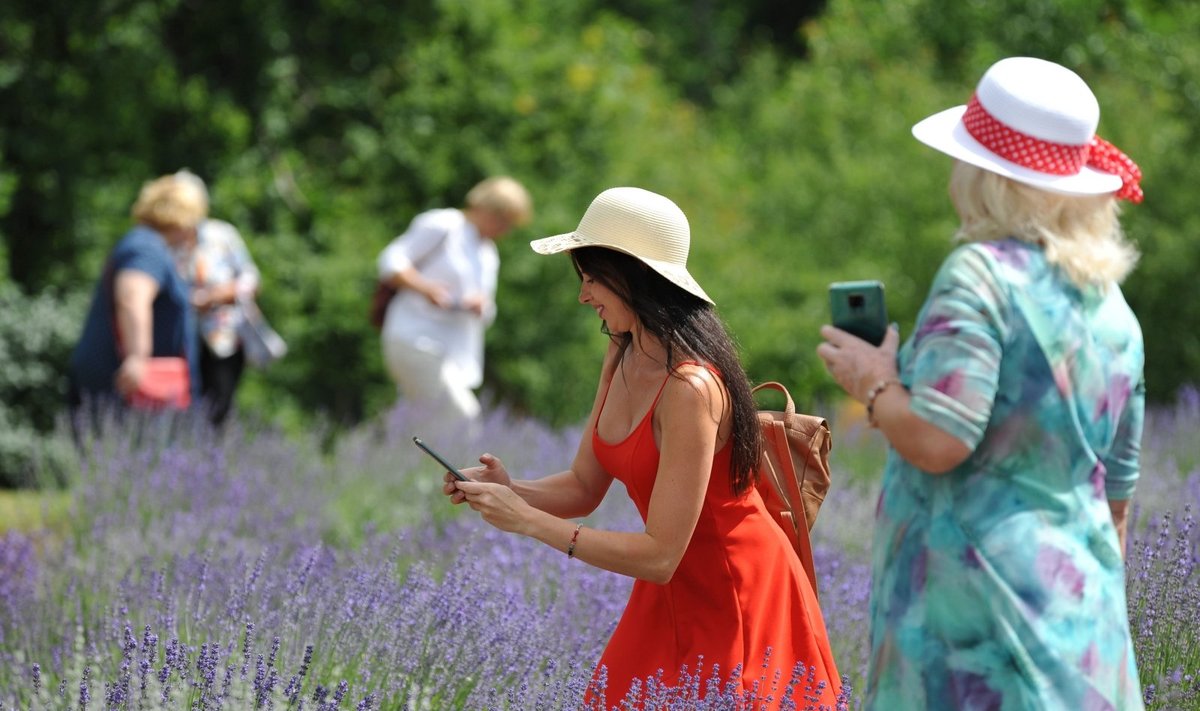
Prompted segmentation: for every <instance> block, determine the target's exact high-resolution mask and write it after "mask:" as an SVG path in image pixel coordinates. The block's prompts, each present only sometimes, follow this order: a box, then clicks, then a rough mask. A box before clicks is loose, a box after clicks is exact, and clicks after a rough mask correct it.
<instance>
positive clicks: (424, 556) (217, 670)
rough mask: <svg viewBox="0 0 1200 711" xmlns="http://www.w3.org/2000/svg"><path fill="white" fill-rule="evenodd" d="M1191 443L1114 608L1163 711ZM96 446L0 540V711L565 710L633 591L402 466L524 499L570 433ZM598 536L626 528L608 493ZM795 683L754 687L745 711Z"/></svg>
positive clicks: (509, 430)
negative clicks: (486, 467) (468, 467)
mask: <svg viewBox="0 0 1200 711" xmlns="http://www.w3.org/2000/svg"><path fill="white" fill-rule="evenodd" d="M833 427H834V437H835V440H834V441H835V446H834V451H833V464H834V488H833V490H832V491H831V493H830V496H829V499H828V500H827V502H826V504H825V507H824V508H823V509H822V511H821V516H820V519H819V521H818V523H817V526H816V529H815V532H814V541H815V545H816V556H817V563H818V569H819V571H818V572H819V576H820V591H821V600H822V604H823V609H824V612H825V616H826V620H827V622H828V625H829V628H830V633H831V635H832V638H833V642H834V651H835V653H836V654H837V659H838V662H839V666H840V668H841V671H842V672H843V674H845V675H846V676H847V677H848V678H849V680H850V683H851V687H852V688H861V685H862V680H863V678H864V674H865V665H866V632H867V625H866V622H867V619H866V611H867V590H868V580H869V570H868V567H867V565H866V562H867V560H868V557H867V556H868V548H869V545H870V529H871V522H872V516H873V510H874V505H875V497H876V488H877V478H878V473H879V470H880V468H881V464H882V461H883V457H884V452H883V448H882V445H881V441H880V440H879V439H878V438H877V435H876V434H875V433H873V432H871V431H869V430H865V429H863V428H862V427H861V426H859V425H857V424H855V421H854V420H851V419H843V420H841V421H839V420H836V419H835V421H834V422H833ZM1197 431H1200V395H1198V394H1197V393H1196V392H1195V391H1188V392H1185V393H1183V395H1182V397H1181V398H1180V404H1179V405H1177V406H1174V407H1172V408H1170V409H1159V410H1155V411H1153V412H1152V413H1151V414H1150V416H1149V419H1148V424H1147V432H1146V436H1145V441H1144V448H1143V457H1144V458H1143V461H1144V467H1143V476H1142V482H1141V484H1140V486H1139V489H1138V493H1137V498H1136V505H1135V508H1134V518H1133V529H1132V535H1131V538H1130V547H1129V556H1128V566H1129V568H1128V569H1129V575H1128V590H1129V604H1130V613H1131V616H1132V620H1133V628H1134V634H1135V637H1136V640H1137V653H1138V659H1139V665H1140V669H1141V675H1142V680H1143V685H1144V686H1145V696H1146V701H1147V705H1148V707H1149V708H1153V709H1186V708H1200V633H1198V631H1197V630H1200V575H1198V574H1197V571H1196V566H1197V562H1198V555H1200V531H1198V530H1197V528H1196V526H1195V522H1194V513H1195V511H1196V510H1197V508H1198V507H1200V444H1198V442H1197V437H1196V434H1195V433H1196V432H1197ZM106 432H107V434H106V436H104V437H96V438H93V439H92V440H91V441H90V443H89V453H88V455H87V456H86V457H85V458H84V461H82V462H81V467H80V472H79V474H78V476H77V480H76V481H74V482H72V483H71V485H70V486H69V487H68V489H67V490H66V491H65V492H53V491H48V492H45V493H43V494H41V495H40V497H39V498H40V500H41V501H42V502H43V504H42V505H44V506H45V507H46V508H45V512H44V514H43V515H41V516H38V517H33V519H32V520H36V521H38V523H37V524H36V525H23V526H20V527H19V528H13V527H12V525H11V522H8V521H5V520H2V519H0V709H5V710H7V709H22V710H24V709H68V708H70V709H251V708H278V709H285V708H286V709H292V708H295V709H301V708H303V709H321V710H323V709H491V708H496V709H574V708H578V707H579V705H580V701H581V699H582V697H583V693H584V689H585V688H586V686H587V684H588V682H589V680H590V678H591V673H592V665H593V664H594V662H595V660H596V659H597V658H598V656H599V654H600V651H601V649H602V648H603V645H604V642H605V640H606V638H607V636H608V635H609V633H610V632H611V630H612V628H613V626H614V625H615V623H616V620H617V618H618V616H619V615H620V611H621V608H622V606H623V604H624V602H625V598H626V596H627V594H628V591H629V587H630V581H628V580H626V579H623V578H620V577H618V576H616V575H612V574H608V573H604V572H599V571H596V570H593V569H590V568H588V567H587V566H586V565H583V564H580V563H579V562H578V561H571V560H568V559H567V558H566V557H565V556H563V555H562V554H561V553H559V552H556V551H552V550H550V549H548V548H546V547H545V546H542V545H541V544H536V543H534V542H531V541H527V540H523V539H518V538H516V537H514V536H511V535H506V534H498V533H496V532H494V531H493V530H492V529H490V528H489V527H487V526H486V525H484V524H482V523H481V522H479V521H478V520H477V519H476V518H475V516H474V515H473V514H472V513H471V512H470V511H469V510H467V509H465V508H463V509H459V508H456V507H452V506H450V505H449V504H448V503H447V502H446V501H444V500H443V499H442V497H441V495H440V493H439V489H440V475H439V472H438V471H437V470H436V467H435V466H434V465H432V464H431V463H430V462H429V460H427V459H425V458H424V457H423V455H421V453H420V452H419V451H418V450H416V448H415V447H413V446H412V444H411V442H410V438H411V436H412V435H413V434H419V435H421V436H422V437H424V438H425V439H427V440H428V441H429V442H430V443H431V444H433V445H434V446H435V447H437V448H439V449H440V450H442V451H444V452H446V453H448V454H450V455H451V456H452V457H453V458H454V459H455V460H456V461H461V463H463V464H467V463H469V462H470V461H471V460H473V458H474V456H475V455H477V454H478V453H480V452H483V451H491V452H493V453H495V454H498V455H499V456H501V457H502V458H503V459H504V460H505V461H506V463H507V464H508V465H509V468H510V470H511V471H512V472H513V473H514V475H516V476H538V475H541V474H544V473H547V472H549V471H554V470H557V469H559V468H562V467H563V466H564V465H565V464H566V463H567V462H568V461H569V459H570V456H571V454H572V452H573V449H574V444H575V442H576V440H577V436H578V433H577V432H573V431H570V430H567V431H552V430H549V429H547V428H545V427H544V426H542V425H540V424H538V423H536V422H531V421H523V420H519V419H517V418H514V417H511V416H509V415H508V414H506V413H505V412H503V411H495V412H491V413H490V414H489V415H487V417H486V418H485V421H484V422H483V423H482V424H481V425H480V427H478V428H477V430H476V431H475V432H473V433H472V434H471V435H469V436H467V437H464V436H463V435H461V434H458V433H450V432H444V431H443V432H437V431H433V432H430V431H424V430H423V429H422V422H421V418H420V417H419V413H415V412H412V411H408V410H405V409H404V408H400V409H397V410H396V411H394V412H393V413H391V414H390V415H389V417H388V418H387V419H386V420H385V421H381V422H376V423H372V424H370V425H365V426H363V427H361V428H360V429H358V430H355V431H353V432H350V433H349V434H345V435H342V436H340V437H339V438H338V439H337V440H336V444H335V445H334V446H333V448H332V451H322V450H321V448H320V446H319V443H320V442H321V441H322V439H323V438H322V437H321V436H320V435H321V433H314V434H313V436H312V437H311V438H309V439H308V440H303V441H297V440H296V439H295V438H285V437H283V436H281V435H279V434H276V433H273V432H271V431H269V430H267V429H264V428H256V427H249V426H243V425H236V424H235V425H234V426H233V427H232V428H231V430H230V431H229V432H227V433H226V435H225V437H224V438H223V439H221V440H219V441H218V440H215V439H214V438H213V437H212V436H211V434H209V433H207V432H206V431H204V430H203V429H202V428H201V427H199V426H192V425H191V424H189V423H182V425H181V426H179V427H177V429H176V431H175V432H174V433H173V434H171V433H168V432H167V431H166V430H165V426H164V423H161V422H159V423H147V425H146V426H145V427H143V428H142V429H141V430H140V431H139V432H137V433H136V435H135V432H134V431H133V430H132V429H130V428H116V427H110V428H109V429H108V430H106ZM587 523H589V524H590V525H594V526H605V527H614V528H626V529H632V528H635V527H637V526H638V521H637V518H636V512H635V511H634V509H633V507H632V505H630V504H628V502H627V501H625V500H624V492H623V491H621V490H620V486H619V485H616V486H615V487H614V490H613V491H612V492H611V493H610V496H609V500H608V501H607V502H606V504H605V506H604V507H603V508H602V509H601V510H600V511H598V512H596V513H595V514H594V515H593V516H591V517H589V519H588V521H587ZM736 671H738V670H716V671H715V672H713V671H712V670H705V671H702V672H697V674H696V675H695V676H694V677H692V678H691V679H690V683H689V684H687V685H685V686H684V688H678V689H665V688H661V687H659V686H655V685H654V684H653V683H651V684H649V685H648V686H647V687H646V688H644V689H643V691H642V699H641V701H642V703H643V707H644V708H658V709H666V708H672V709H674V708H688V709H693V708H694V709H705V708H714V709H715V708H750V707H753V708H758V704H756V703H754V701H755V700H754V699H751V700H750V702H749V703H747V699H746V698H744V697H742V698H739V697H738V695H737V694H733V693H731V692H730V693H725V689H726V687H725V686H724V682H725V681H727V679H728V677H729V675H730V674H731V673H734V672H736ZM740 671H741V673H742V674H743V675H745V676H748V677H749V678H752V679H753V678H756V677H755V676H754V670H740ZM788 683H789V680H770V679H766V680H762V686H761V690H762V693H761V694H760V695H757V700H759V701H761V699H764V698H768V697H771V696H776V697H777V696H778V695H779V694H780V693H782V691H783V690H784V689H785V687H786V686H787V684H788ZM798 683H799V686H797V688H798V689H799V688H800V687H801V686H802V685H803V683H804V680H803V678H801V679H800V680H799V682H798ZM701 689H705V690H707V694H706V698H705V701H704V702H703V703H700V702H697V701H696V700H695V699H696V697H697V696H699V692H700V690H701ZM797 698H801V699H802V698H803V695H802V694H800V693H797ZM607 702H608V703H607V705H608V706H609V707H617V708H627V706H626V705H623V703H622V700H621V699H611V698H610V699H607ZM802 704H803V701H801V702H800V704H799V705H798V707H799V708H804V706H803V705H802ZM847 705H848V707H849V708H856V707H857V705H858V698H857V694H855V693H854V692H852V693H851V696H850V698H849V699H848V701H847Z"/></svg>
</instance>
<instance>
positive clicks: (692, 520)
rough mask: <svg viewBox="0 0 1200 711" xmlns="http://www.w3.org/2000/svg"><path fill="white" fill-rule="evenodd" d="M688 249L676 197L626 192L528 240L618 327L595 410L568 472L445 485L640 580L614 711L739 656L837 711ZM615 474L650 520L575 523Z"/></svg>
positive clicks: (820, 639)
mask: <svg viewBox="0 0 1200 711" xmlns="http://www.w3.org/2000/svg"><path fill="white" fill-rule="evenodd" d="M690 243H691V235H690V228H689V226H688V221H687V217H686V216H685V215H684V214H683V212H682V210H680V209H679V207H678V206H677V205H676V204H675V203H674V202H672V201H671V200H669V199H667V198H666V197H663V196H662V195H658V194H656V193H652V192H649V191H647V190H642V189H640V188H632V187H623V188H612V189H610V190H606V191H604V192H603V193H601V194H600V195H599V196H597V197H596V199H595V200H593V201H592V204H591V206H590V207H589V208H588V209H587V212H586V213H585V214H584V216H583V219H582V220H581V221H580V223H579V226H578V228H577V229H576V230H575V231H574V232H572V233H568V234H565V235H558V236H555V237H547V238H544V239H540V240H537V241H535V242H533V243H532V245H531V246H532V247H533V249H534V250H535V251H537V252H539V253H542V254H553V253H558V252H563V251H569V252H570V256H571V260H572V262H573V264H574V266H575V271H576V273H577V274H578V276H579V278H580V281H581V285H580V291H579V301H580V303H582V304H584V305H586V306H589V307H591V308H592V309H594V310H595V312H596V315H597V317H598V318H599V319H600V320H601V321H602V322H603V329H604V331H605V332H606V333H608V334H609V336H610V339H611V340H610V343H609V346H608V351H607V354H606V355H605V357H604V361H603V365H602V368H601V372H600V377H599V383H598V387H597V391H596V398H595V402H594V403H593V405H592V412H591V414H590V416H589V417H588V421H587V425H586V426H585V428H584V432H583V437H582V439H581V440H580V443H579V448H578V451H577V453H576V455H575V459H574V461H573V462H572V463H571V465H570V468H569V469H567V470H566V471H563V472H561V473H558V474H552V475H550V476H547V477H544V478H541V479H537V480H524V481H514V480H512V479H511V478H510V477H509V474H508V472H507V470H506V469H505V468H504V465H503V463H502V462H501V461H500V460H499V459H498V458H497V457H494V456H492V455H490V454H484V455H482V456H481V457H480V458H479V461H480V462H481V463H482V464H483V466H481V467H474V468H470V469H467V470H465V471H464V473H465V474H466V475H467V476H468V477H470V478H471V479H473V480H474V481H469V482H456V481H455V480H453V479H452V478H451V475H449V474H447V475H446V476H447V478H446V481H447V484H446V486H445V489H444V491H445V493H446V494H447V495H448V496H449V497H450V499H451V501H452V502H454V503H456V504H460V503H463V502H464V501H465V502H467V503H468V504H469V505H470V506H471V508H472V509H475V510H476V511H478V512H479V513H480V515H481V516H482V517H483V519H484V520H485V521H486V522H488V523H489V524H491V525H493V526H496V527H497V528H499V529H501V530H504V531H510V532H514V533H519V534H522V535H525V536H529V537H531V538H535V539H537V540H539V541H541V542H543V543H545V544H547V545H549V546H551V547H553V548H556V549H558V550H560V551H563V552H565V553H566V555H567V557H568V558H578V559H579V560H580V561H582V562H584V563H586V564H589V565H594V566H596V567H598V568H602V569H604V570H609V571H612V572H615V573H619V574H621V575H627V576H629V577H631V578H634V583H633V591H632V593H631V595H630V598H629V602H628V604H627V605H626V607H625V611H624V613H623V614H622V616H621V620H620V622H619V623H618V624H617V627H616V630H615V631H614V632H613V635H612V638H611V639H610V640H609V642H608V645H607V647H606V648H605V651H604V653H603V655H602V656H601V658H600V660H599V662H598V664H597V669H596V677H595V678H594V680H593V684H592V686H591V687H590V688H589V692H588V695H589V699H590V702H591V703H596V702H599V701H601V700H603V701H604V708H609V707H610V706H613V705H615V704H617V703H620V700H621V699H623V698H624V697H625V696H626V694H627V692H629V690H630V689H631V688H632V686H633V685H634V684H635V683H636V682H637V681H638V680H641V684H642V688H643V689H645V688H646V683H647V682H646V680H647V679H649V678H653V677H654V676H655V675H656V674H658V673H660V672H661V674H662V682H663V683H664V684H667V685H669V686H675V685H677V684H679V683H680V682H681V679H680V671H681V667H683V666H684V665H687V667H688V669H689V670H690V673H692V674H696V675H697V676H698V677H699V676H704V677H705V678H706V679H708V674H709V673H710V672H711V670H712V668H713V666H714V665H715V666H718V667H719V670H718V671H719V673H720V674H721V675H723V676H722V678H721V679H720V682H719V683H720V685H721V687H722V688H724V685H725V682H726V681H728V680H729V678H730V674H731V673H732V672H734V670H735V668H737V667H739V666H740V668H741V672H742V676H741V679H740V684H741V689H743V690H750V689H751V688H752V687H753V685H755V684H762V686H761V687H760V688H759V693H760V694H761V696H760V698H762V696H765V695H766V694H767V693H770V692H769V691H768V689H770V688H771V683H772V681H773V680H774V681H777V682H778V685H779V690H780V691H781V690H782V689H783V688H784V687H786V686H787V685H788V683H789V680H790V678H791V675H792V671H793V668H794V665H796V664H797V663H803V664H804V665H805V668H806V669H807V670H810V671H811V674H812V683H811V691H810V692H809V693H805V692H803V691H802V688H803V687H804V680H802V681H801V683H800V688H798V689H797V690H796V694H795V698H794V699H792V701H794V702H797V706H799V705H800V704H799V702H800V701H801V700H802V697H803V698H804V699H807V700H811V701H813V702H814V703H821V704H825V705H827V707H828V708H834V707H835V705H836V702H837V696H838V692H839V688H840V686H841V680H840V678H839V676H838V672H837V668H836V666H835V664H834V660H833V654H832V652H831V650H830V647H829V639H828V634H827V632H826V629H825V622H824V618H823V617H822V614H821V610H820V607H819V606H818V604H817V597H816V593H815V592H814V590H813V587H812V585H811V583H810V582H809V579H808V576H807V574H806V573H805V572H804V569H803V567H802V564H801V562H800V558H799V556H798V555H797V554H796V551H795V549H794V548H793V547H792V544H791V542H790V541H789V540H788V538H787V536H786V535H785V534H784V532H783V529H782V528H781V527H780V526H779V525H777V524H776V522H775V521H774V520H773V519H772V517H771V514H770V513H769V512H768V510H767V508H766V505H765V504H764V503H763V499H762V497H761V496H760V495H759V493H758V490H757V488H756V482H755V478H756V475H757V470H758V462H759V456H760V454H761V452H762V438H761V432H760V429H759V424H758V419H757V410H756V408H755V405H754V401H753V399H752V396H751V391H750V382H749V379H748V378H747V377H746V373H745V371H744V370H743V369H742V365H741V363H740V362H739V360H738V356H737V349H736V347H735V346H734V343H733V340H732V338H731V337H730V335H729V333H728V331H727V330H726V328H725V325H724V324H723V323H722V322H721V320H720V318H719V316H718V315H717V313H716V310H715V307H714V306H713V303H712V300H711V299H710V298H709V297H708V295H707V294H706V293H705V292H704V290H703V289H702V288H701V287H700V285H699V284H698V283H696V281H695V279H694V278H692V276H691V275H690V274H689V273H688V271H687V265H686V260H687V254H688V251H689V248H690ZM614 479H615V480H618V481H620V482H621V483H623V484H624V485H625V488H626V490H627V491H628V492H629V495H630V497H631V498H632V499H633V502H634V504H635V505H636V507H637V509H638V511H639V513H640V514H641V516H642V520H643V522H644V523H645V529H644V530H642V531H633V532H622V531H604V530H598V529H593V528H584V526H583V524H581V523H576V522H574V521H571V520H570V519H572V518H578V517H582V516H586V515H588V514H590V513H591V512H593V511H594V510H595V509H596V508H597V506H599V504H600V503H601V501H602V500H603V499H604V497H605V495H606V493H607V492H608V489H609V487H610V486H611V485H612V482H613V480H614ZM584 612H585V614H586V611H584ZM776 675H778V678H776ZM760 677H764V678H765V679H766V682H765V683H763V682H762V681H760ZM601 678H606V679H607V681H606V687H605V689H604V691H603V697H601V696H600V693H601V692H600V689H599V682H600V679H601ZM807 678H808V674H807V673H806V674H805V679H807ZM704 683H706V682H702V684H704ZM704 688H707V686H705V687H704ZM780 695H781V693H777V695H776V698H775V701H776V703H777V704H778V703H780V702H781V699H780V698H779V696H780ZM775 707H776V708H777V707H778V706H775ZM805 707H806V708H807V706H805ZM823 708H824V707H823Z"/></svg>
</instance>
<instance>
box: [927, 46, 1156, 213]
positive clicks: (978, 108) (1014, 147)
mask: <svg viewBox="0 0 1200 711" xmlns="http://www.w3.org/2000/svg"><path fill="white" fill-rule="evenodd" d="M1099 122H1100V105H1099V103H1098V102H1097V101H1096V97H1095V95H1094V94H1093V93H1092V90H1091V89H1089V88H1088V86H1087V84H1086V83H1085V82H1084V81H1083V79H1081V78H1080V77H1079V75H1078V74H1076V73H1075V72H1073V71H1071V70H1070V69H1067V68H1066V67H1064V66H1061V65H1059V64H1055V63H1054V62H1047V61H1045V60H1043V59H1035V58H1033V57H1009V58H1008V59H1002V60H1000V61H999V62H996V63H995V64H993V65H992V66H991V67H990V68H989V69H988V70H987V72H985V73H984V75H983V78H982V79H980V80H979V85H978V86H977V87H976V89H975V94H974V95H973V96H972V97H971V101H970V102H969V103H968V104H966V105H965V106H956V107H954V108H952V109H946V110H945V111H941V112H939V113H936V114H934V115H932V116H930V117H928V118H926V119H924V120H922V121H920V122H919V123H917V124H916V125H915V126H913V128H912V133H913V136H915V137H916V138H917V140H919V141H921V142H922V143H924V144H926V145H928V146H930V147H932V148H935V149H937V150H939V151H941V152H942V153H945V154H947V155H949V156H951V157H953V158H957V159H958V160H961V161H963V162H966V163H970V164H971V165H974V166H976V167H979V168H983V169H984V170H988V171H991V172H993V173H998V174H1000V175H1003V176H1005V177H1007V178H1011V179H1013V180H1016V181H1018V182H1021V183H1024V184H1026V185H1031V186H1033V187H1036V188H1041V189H1043V190H1048V191H1051V192H1055V193H1062V194H1066V195H1102V194H1105V193H1117V197H1119V198H1123V199H1127V200H1131V201H1133V202H1141V197H1142V193H1141V188H1140V187H1139V186H1138V181H1139V180H1140V179H1141V171H1140V170H1139V169H1138V167H1137V165H1136V164H1134V162H1133V161H1132V160H1130V159H1129V157H1128V156H1126V155H1125V154H1124V153H1122V152H1121V151H1120V150H1118V149H1117V148H1116V147H1115V146H1113V145H1112V144H1111V143H1108V142H1107V141H1105V140H1104V139H1102V138H1100V137H1099V136H1097V135H1096V126H1097V125H1098V124H1099Z"/></svg>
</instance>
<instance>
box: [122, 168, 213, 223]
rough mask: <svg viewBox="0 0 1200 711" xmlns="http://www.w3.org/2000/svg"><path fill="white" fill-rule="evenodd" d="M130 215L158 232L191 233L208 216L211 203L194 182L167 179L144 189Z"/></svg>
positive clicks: (156, 181)
mask: <svg viewBox="0 0 1200 711" xmlns="http://www.w3.org/2000/svg"><path fill="white" fill-rule="evenodd" d="M129 212H130V214H131V215H132V216H133V219H135V220H137V221H138V222H141V223H143V224H145V225H149V226H150V227H153V228H155V229H159V230H166V229H173V228H182V229H192V228H194V227H196V226H197V225H199V224H200V222H201V221H202V220H203V219H204V218H205V217H207V216H208V199H207V198H206V196H205V195H204V191H203V190H201V189H200V188H197V187H196V185H195V183H193V182H192V181H189V180H181V179H180V178H178V177H177V176H174V175H164V176H162V177H161V178H156V179H155V180H152V181H150V182H148V183H146V184H145V185H143V186H142V190H141V192H140V193H138V198H137V201H136V202H134V203H133V208H132V209H131V210H130V211H129Z"/></svg>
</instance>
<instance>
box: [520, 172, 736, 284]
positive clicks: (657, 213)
mask: <svg viewBox="0 0 1200 711" xmlns="http://www.w3.org/2000/svg"><path fill="white" fill-rule="evenodd" d="M529 246H530V247H532V248H533V251H535V252H537V253H538V254H557V253H558V252H565V251H567V250H570V249H576V248H579V247H607V248H609V249H615V250H617V251H618V252H624V253H625V254H628V255H630V256H632V257H636V258H637V259H639V260H641V261H642V262H644V263H645V264H646V265H647V266H649V267H650V268H651V269H653V270H654V271H656V272H658V273H659V274H661V275H662V276H663V277H665V278H666V279H667V281H669V282H671V283H672V284H675V285H676V286H678V287H679V288H681V289H683V290H684V291H687V292H689V293H691V294H694V295H695V296H698V297H700V298H701V299H704V300H705V301H707V302H708V303H710V304H711V303H713V300H712V299H710V298H709V296H708V294H706V293H704V289H701V288H700V284H698V283H697V282H696V280H695V279H693V278H692V275H691V274H689V273H688V270H687V257H688V251H689V249H690V248H691V229H690V227H689V226H688V221H687V217H686V216H685V215H684V214H683V210H680V209H679V206H678V205H676V204H675V203H674V202H672V201H671V200H670V199H668V198H666V197H663V196H662V195H659V194H658V193H652V192H650V191H649V190H643V189H642V188H628V187H622V188H609V189H608V190H605V191H604V192H602V193H600V194H599V195H597V196H596V198H595V199H594V200H592V204H591V205H588V209H587V211H586V212H584V213H583V219H581V220H580V221H579V226H578V227H576V228H575V231H574V232H567V233H565V234H560V235H554V236H553V237H543V238H542V239H536V240H534V241H532V242H530V243H529Z"/></svg>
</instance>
